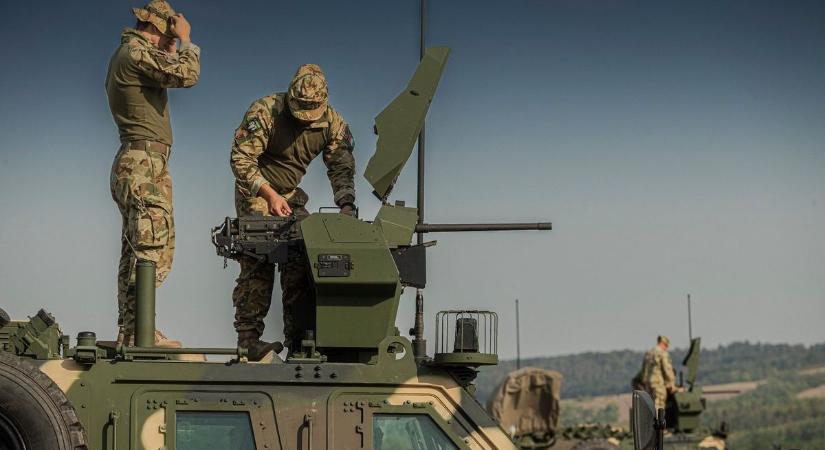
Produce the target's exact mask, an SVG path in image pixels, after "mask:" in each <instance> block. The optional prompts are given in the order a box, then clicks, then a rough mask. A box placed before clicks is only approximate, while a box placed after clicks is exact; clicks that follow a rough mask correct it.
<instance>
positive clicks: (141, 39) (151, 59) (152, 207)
mask: <svg viewBox="0 0 825 450" xmlns="http://www.w3.org/2000/svg"><path fill="white" fill-rule="evenodd" d="M132 11H133V12H134V14H135V16H137V25H136V26H135V29H131V28H127V29H125V30H124V31H123V34H122V35H121V38H120V47H118V49H117V50H116V51H115V54H114V55H113V56H112V59H111V61H110V62H109V72H108V74H107V75H106V94H107V96H108V98H109V108H110V109H111V111H112V117H113V118H114V120H115V123H116V124H117V129H118V133H119V134H120V150H119V151H118V153H117V156H115V161H114V164H113V165H112V174H111V190H112V198H113V199H114V201H115V203H116V204H117V207H118V209H119V210H120V215H121V217H122V218H123V230H122V234H121V251H120V265H119V266H118V274H117V279H118V281H117V286H118V293H117V299H118V327H119V333H118V342H127V343H128V342H129V341H130V339H132V338H133V334H134V326H135V323H134V315H135V270H134V268H135V262H136V260H138V259H146V260H150V261H154V262H155V264H156V265H157V279H156V285H157V286H160V284H161V283H162V282H163V280H165V279H166V276H167V275H169V271H170V270H171V268H172V256H173V254H174V250H175V225H174V221H173V218H172V179H171V177H170V175H169V167H168V164H169V155H170V150H171V145H172V127H171V125H170V122H169V103H168V97H167V93H166V89H167V88H181V87H192V86H194V85H195V83H197V82H198V77H199V76H200V49H199V48H198V46H197V45H195V44H193V43H192V42H191V41H190V39H189V33H190V30H191V27H190V25H189V22H188V21H187V20H186V18H184V17H183V14H176V13H175V11H174V10H173V9H172V6H171V5H169V3H167V2H165V1H163V0H152V1H150V2H149V3H148V4H147V5H146V6H145V7H143V8H133V9H132ZM176 38H177V39H180V48H178V47H177V45H176V42H175V39H176ZM157 336H158V333H156V338H157Z"/></svg>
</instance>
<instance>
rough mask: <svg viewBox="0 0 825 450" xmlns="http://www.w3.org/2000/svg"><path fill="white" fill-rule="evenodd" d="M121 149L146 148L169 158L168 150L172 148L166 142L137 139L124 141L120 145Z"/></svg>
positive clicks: (150, 151)
mask: <svg viewBox="0 0 825 450" xmlns="http://www.w3.org/2000/svg"><path fill="white" fill-rule="evenodd" d="M120 149H121V150H146V151H147V152H149V153H157V154H159V155H163V157H164V158H167V159H168V158H169V153H170V150H171V149H172V148H171V147H169V146H168V145H166V144H162V143H160V142H155V141H147V140H139V141H126V142H123V143H122V144H121V146H120Z"/></svg>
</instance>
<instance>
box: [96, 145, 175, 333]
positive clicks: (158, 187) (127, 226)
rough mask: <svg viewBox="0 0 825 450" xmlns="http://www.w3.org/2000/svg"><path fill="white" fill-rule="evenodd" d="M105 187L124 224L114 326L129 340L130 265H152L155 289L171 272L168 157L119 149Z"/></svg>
mask: <svg viewBox="0 0 825 450" xmlns="http://www.w3.org/2000/svg"><path fill="white" fill-rule="evenodd" d="M110 183H111V190H112V198H113V199H114V201H115V203H116V204H117V207H118V209H119V210H120V215H121V218H122V220H123V226H122V232H121V238H120V263H119V265H118V271H117V305H118V319H117V322H118V326H119V327H120V330H121V331H122V332H123V333H124V334H127V335H132V334H133V333H134V328H135V262H136V261H137V260H138V259H146V260H149V261H154V262H155V264H156V265H157V276H156V279H155V286H158V287H159V286H160V284H161V283H162V282H163V280H165V279H166V277H167V276H168V275H169V271H170V270H171V269H172V258H173V256H174V253H175V223H174V219H173V211H172V177H171V176H170V175H169V168H168V160H167V156H166V155H163V154H159V153H154V152H148V151H146V150H138V149H124V148H123V147H121V150H120V151H119V152H118V154H117V156H115V161H114V164H113V165H112V173H111V179H110Z"/></svg>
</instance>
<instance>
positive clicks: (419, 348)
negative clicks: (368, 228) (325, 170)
mask: <svg viewBox="0 0 825 450" xmlns="http://www.w3.org/2000/svg"><path fill="white" fill-rule="evenodd" d="M420 2H421V8H420V10H419V18H418V20H419V25H420V28H419V33H418V38H419V55H418V59H419V61H421V60H423V59H424V52H425V46H426V32H427V0H420ZM425 120H426V119H425ZM424 145H425V139H424V123H423V122H422V124H421V131H420V132H419V133H418V193H417V195H416V207H417V208H418V225H423V224H424ZM416 242H417V243H418V245H421V244H423V243H424V233H422V232H420V231H419V232H418V236H417V238H416ZM413 327H414V328H413V341H412V345H413V355H414V356H415V359H416V360H417V361H422V360H424V359H426V358H427V340H426V339H424V291H423V290H422V289H421V288H417V289H416V290H415V323H414V325H413Z"/></svg>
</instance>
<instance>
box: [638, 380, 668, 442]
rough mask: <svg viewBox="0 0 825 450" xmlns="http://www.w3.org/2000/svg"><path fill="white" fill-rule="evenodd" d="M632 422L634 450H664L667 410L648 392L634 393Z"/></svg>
mask: <svg viewBox="0 0 825 450" xmlns="http://www.w3.org/2000/svg"><path fill="white" fill-rule="evenodd" d="M632 422H633V424H632V428H633V448H634V450H651V449H652V450H664V432H665V428H667V423H666V421H665V410H664V409H659V410H658V411H656V410H655V407H654V403H653V399H652V398H650V394H648V393H647V392H644V391H633V406H632Z"/></svg>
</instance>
